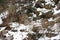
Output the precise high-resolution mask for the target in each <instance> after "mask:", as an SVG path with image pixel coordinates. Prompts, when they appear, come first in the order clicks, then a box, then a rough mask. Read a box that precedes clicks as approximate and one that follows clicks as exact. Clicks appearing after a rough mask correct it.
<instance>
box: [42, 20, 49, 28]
mask: <svg viewBox="0 0 60 40" xmlns="http://www.w3.org/2000/svg"><path fill="white" fill-rule="evenodd" d="M41 25H42V28H48V26H49V25H48V20H47V19H42V21H41Z"/></svg>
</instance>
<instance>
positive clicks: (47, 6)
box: [44, 4, 52, 9]
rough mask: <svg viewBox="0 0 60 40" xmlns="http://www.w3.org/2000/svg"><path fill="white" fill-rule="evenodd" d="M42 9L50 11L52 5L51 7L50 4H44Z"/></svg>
mask: <svg viewBox="0 0 60 40" xmlns="http://www.w3.org/2000/svg"><path fill="white" fill-rule="evenodd" d="M44 7H45V8H46V9H52V5H51V4H45V5H44Z"/></svg>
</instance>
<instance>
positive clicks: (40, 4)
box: [35, 0, 44, 8]
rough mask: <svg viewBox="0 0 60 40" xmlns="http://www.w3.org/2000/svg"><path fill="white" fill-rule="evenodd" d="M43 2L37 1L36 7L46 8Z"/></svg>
mask: <svg viewBox="0 0 60 40" xmlns="http://www.w3.org/2000/svg"><path fill="white" fill-rule="evenodd" d="M41 2H43V1H40V0H39V1H37V3H36V4H35V7H36V8H44V5H42V3H41Z"/></svg>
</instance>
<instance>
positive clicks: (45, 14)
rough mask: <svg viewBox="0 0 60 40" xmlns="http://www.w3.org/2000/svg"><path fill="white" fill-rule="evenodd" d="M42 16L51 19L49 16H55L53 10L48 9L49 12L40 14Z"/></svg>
mask: <svg viewBox="0 0 60 40" xmlns="http://www.w3.org/2000/svg"><path fill="white" fill-rule="evenodd" d="M40 17H41V18H47V19H49V18H51V17H53V12H52V11H48V12H46V13H43V14H42V15H40Z"/></svg>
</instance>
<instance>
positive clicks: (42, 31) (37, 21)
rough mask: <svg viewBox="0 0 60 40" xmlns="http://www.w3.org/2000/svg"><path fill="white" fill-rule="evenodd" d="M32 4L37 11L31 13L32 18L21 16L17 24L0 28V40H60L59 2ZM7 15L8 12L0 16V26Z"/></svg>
mask: <svg viewBox="0 0 60 40" xmlns="http://www.w3.org/2000/svg"><path fill="white" fill-rule="evenodd" d="M33 3H34V5H33V7H34V6H35V7H36V10H37V11H35V12H34V13H33V12H32V14H33V16H32V15H30V14H28V16H32V17H27V15H25V14H21V15H23V16H21V15H20V16H19V20H20V21H19V20H18V21H19V23H18V22H10V23H8V27H3V26H1V27H0V40H60V0H45V1H44V0H35V2H33ZM25 6H26V5H25ZM18 10H19V9H18ZM7 14H8V10H7V11H5V12H3V13H2V14H0V24H2V23H3V19H2V18H6V17H7ZM20 17H21V18H20ZM5 21H6V20H5ZM5 24H7V21H6V22H5ZM3 25H4V23H3Z"/></svg>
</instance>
